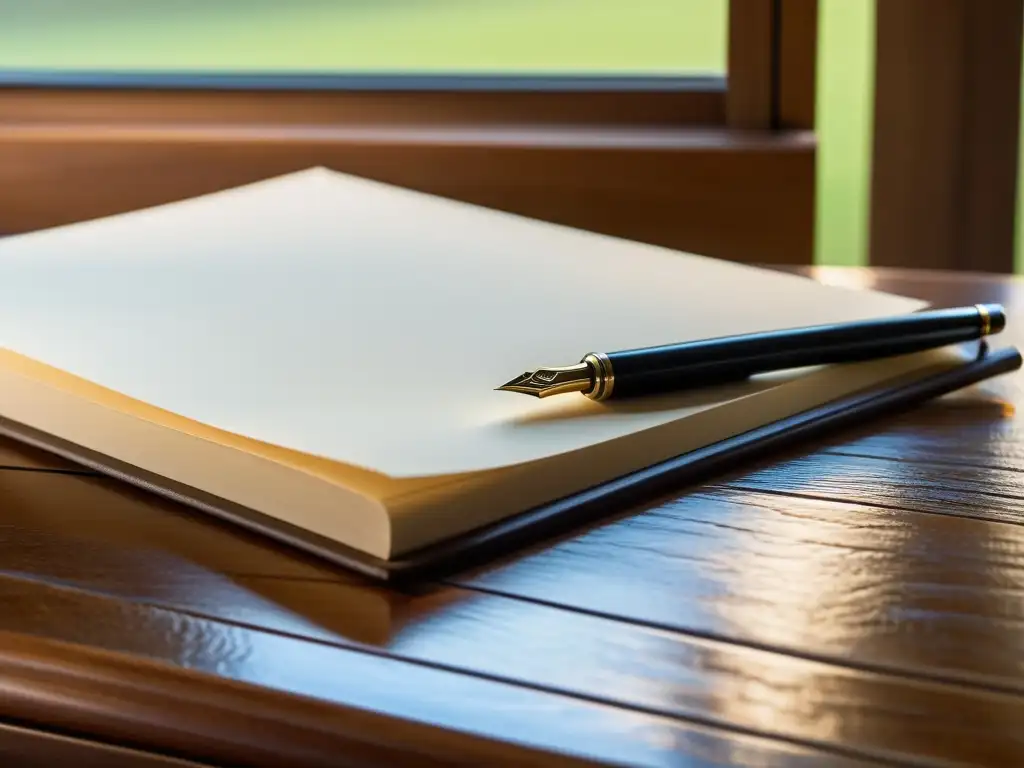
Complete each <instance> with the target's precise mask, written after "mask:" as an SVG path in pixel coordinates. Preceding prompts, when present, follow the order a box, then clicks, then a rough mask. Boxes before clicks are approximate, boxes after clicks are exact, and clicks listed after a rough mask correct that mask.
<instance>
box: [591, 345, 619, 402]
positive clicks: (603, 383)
mask: <svg viewBox="0 0 1024 768" xmlns="http://www.w3.org/2000/svg"><path fill="white" fill-rule="evenodd" d="M583 362H584V363H587V364H588V365H589V366H590V367H591V369H592V370H593V371H594V386H593V387H591V389H590V391H589V392H584V394H585V395H586V396H587V397H589V398H590V399H591V400H607V399H608V398H609V397H611V394H612V389H613V388H614V387H615V371H614V370H612V361H611V360H609V359H608V355H606V354H605V353H604V352H591V353H590V354H589V355H587V356H586V357H584V358H583Z"/></svg>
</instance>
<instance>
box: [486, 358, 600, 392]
mask: <svg viewBox="0 0 1024 768" xmlns="http://www.w3.org/2000/svg"><path fill="white" fill-rule="evenodd" d="M592 383H593V382H592V378H591V373H590V368H589V367H588V366H587V365H586V364H582V363H581V364H578V365H573V366H568V367H563V368H538V369H537V370H536V371H526V372H525V373H523V374H522V375H521V376H516V377H515V378H514V379H512V380H511V381H508V382H505V383H504V384H502V385H501V386H500V387H495V391H502V392H518V393H520V394H523V395H532V396H533V397H547V396H549V395H558V394H561V393H564V392H585V391H587V390H588V389H590V388H591V386H592Z"/></svg>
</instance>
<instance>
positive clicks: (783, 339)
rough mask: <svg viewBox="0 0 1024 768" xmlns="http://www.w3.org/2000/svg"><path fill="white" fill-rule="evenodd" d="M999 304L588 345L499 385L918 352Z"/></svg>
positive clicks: (652, 376)
mask: <svg viewBox="0 0 1024 768" xmlns="http://www.w3.org/2000/svg"><path fill="white" fill-rule="evenodd" d="M1005 326H1006V314H1005V312H1004V311H1003V307H1002V306H1000V305H999V304H975V305H974V306H970V307H954V308H950V309H931V310H924V311H920V312H912V313H909V314H906V315H898V316H893V317H884V318H876V319H871V320H856V321H853V322H848V323H836V324H832V325H817V326H810V327H806V328H794V329H789V330H779V331H766V332H763V333H751V334H742V335H737V336H723V337H718V338H712V339H704V340H700V341H689V342H683V343H679V344H667V345H661V346H654V347H644V348H641V349H628V350H623V351H620V352H607V353H605V352H591V353H590V354H587V355H585V356H584V357H583V358H582V359H581V360H580V362H579V363H577V364H576V365H569V366H562V367H557V368H553V367H544V368H538V369H537V370H535V371H527V372H526V373H524V374H522V375H521V376H517V377H516V378H514V379H512V380H511V381H509V382H508V383H506V384H503V385H502V386H500V387H497V389H499V390H503V391H507V392H520V393H522V394H526V395H533V396H534V397H549V396H551V395H560V394H565V393H570V392H579V393H582V394H583V395H585V396H587V397H589V398H590V399H592V400H609V399H613V398H614V399H620V398H630V397H637V396H644V395H654V394H659V393H662V394H663V393H666V392H674V391H678V390H682V389H692V388H699V387H707V386H713V385H716V384H726V383H730V382H736V381H742V380H744V379H747V378H749V377H751V376H754V375H756V374H759V373H768V372H772V371H782V370H788V369H793V368H803V367H811V366H819V365H829V364H835V363H852V362H858V361H864V360H873V359H878V358H884V357H892V356H895V355H903V354H909V353H912V352H920V351H923V350H927V349H934V348H937V347H943V346H947V345H951V344H959V343H962V342H967V341H973V340H975V339H981V338H983V337H985V336H988V335H990V334H994V333H999V332H1000V331H1002V330H1003V328H1004V327H1005Z"/></svg>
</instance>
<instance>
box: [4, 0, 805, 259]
mask: <svg viewBox="0 0 1024 768" xmlns="http://www.w3.org/2000/svg"><path fill="white" fill-rule="evenodd" d="M817 5H818V4H817V0H730V8H729V56H728V75H727V77H720V78H689V79H687V78H655V77H638V78H592V77H579V78H567V77H553V78H524V77H441V78H439V77H349V78H346V77H302V76H280V77H245V76H237V77H235V76H224V77H220V76H209V77H202V76H195V77H190V78H184V79H183V78H159V77H144V76H132V75H123V76H115V75H108V76H104V77H96V76H88V75H82V76H78V77H77V78H71V79H69V78H68V77H64V76H62V77H56V76H54V77H51V78H50V79H49V80H47V79H45V78H41V77H40V76H38V75H32V76H19V75H18V74H17V73H0V232H2V233H17V232H25V231H30V230H34V229H40V228H46V227H52V226H57V225H61V224H66V223H70V222H74V221H80V220H84V219H89V218H95V217H98V216H103V215H109V214H113V213H118V212H121V211H125V210H131V209H136V208H141V207H146V206H150V205H156V204H160V203H164V202H169V201H172V200H178V199H183V198H186V197H190V196H194V195H199V194H203V193H207V192H212V191H215V190H218V189H224V188H227V187H230V186H235V185H238V184H245V183H249V182H253V181H256V180H258V179H261V178H266V177H269V176H273V175H277V174H281V173H287V172H289V171H294V170H298V169H300V168H304V167H309V166H313V165H324V166H328V167H332V168H335V169H337V170H341V171H346V172H350V173H355V174H358V175H363V176H366V177H369V178H374V179H378V180H381V181H385V182H389V183H394V184H400V185H403V186H407V187H411V188H414V189H420V190H423V191H426V192H431V193H435V194H440V195H444V196H447V197H452V198H456V199H461V200H466V201H469V202H473V203H478V204H481V205H487V206H491V207H494V208H499V209H503V210H508V211H511V212H514V213H519V214H522V215H527V216H533V217H536V218H541V219H546V220H549V221H554V222H557V223H561V224H566V225H570V226H576V227H581V228H584V229H590V230H593V231H597V232H603V233H607V234H611V235H616V236H621V237H629V238H633V239H636V240H641V241H645V242H650V243H654V244H658V245H664V246H668V247H674V248H680V249H684V250H690V251H695V252H698V253H703V254H706V255H710V256H717V257H721V258H729V259H735V260H740V261H753V262H763V263H809V262H810V261H811V260H812V258H813V240H814V235H813V227H814V207H815V201H814V193H815V159H816V142H815V137H814V90H815V64H816V51H817Z"/></svg>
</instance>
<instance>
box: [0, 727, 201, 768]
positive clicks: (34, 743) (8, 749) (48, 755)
mask: <svg viewBox="0 0 1024 768" xmlns="http://www.w3.org/2000/svg"><path fill="white" fill-rule="evenodd" d="M0 764H3V765H8V766H15V767H16V768H53V766H61V765H74V766H75V768H210V766H209V764H201V763H196V762H193V761H191V760H187V761H186V760H179V759H177V758H174V757H167V756H165V755H156V754H153V753H152V752H145V751H141V750H137V749H125V748H124V747H116V746H110V745H109V744H102V743H99V742H95V741H89V740H86V739H79V738H71V737H69V736H64V735H62V734H55V733H48V732H46V731H37V730H33V729H31V728H21V727H18V726H14V725H7V724H4V723H0Z"/></svg>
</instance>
